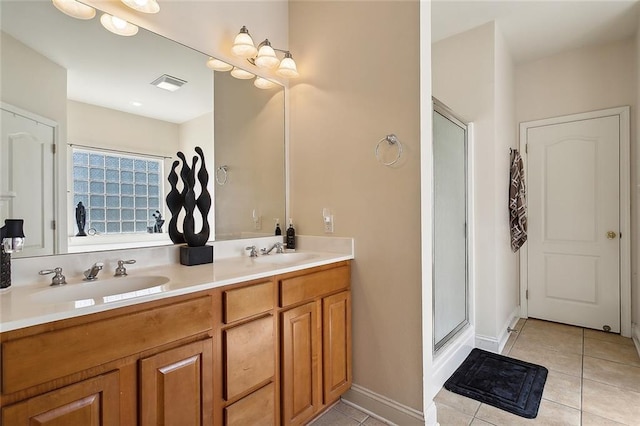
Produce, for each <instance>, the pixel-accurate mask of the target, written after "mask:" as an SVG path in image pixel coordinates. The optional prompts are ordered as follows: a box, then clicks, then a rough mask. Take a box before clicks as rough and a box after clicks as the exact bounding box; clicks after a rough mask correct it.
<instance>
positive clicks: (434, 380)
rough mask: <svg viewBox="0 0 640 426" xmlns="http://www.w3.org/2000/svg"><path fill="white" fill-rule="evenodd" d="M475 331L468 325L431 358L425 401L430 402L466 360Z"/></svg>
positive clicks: (471, 346) (471, 347) (472, 345)
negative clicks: (431, 364) (431, 363)
mask: <svg viewBox="0 0 640 426" xmlns="http://www.w3.org/2000/svg"><path fill="white" fill-rule="evenodd" d="M474 336H475V329H474V328H473V326H471V325H469V326H468V327H467V328H466V329H465V330H463V331H462V332H461V333H460V334H459V335H458V336H456V337H455V339H454V340H453V341H452V342H450V343H447V345H446V346H444V347H443V348H442V349H440V350H439V351H438V353H437V354H436V355H435V356H434V358H433V368H432V369H431V376H430V378H429V384H430V386H429V390H428V394H427V399H428V400H432V399H433V398H435V396H436V394H437V393H438V392H439V391H440V389H442V385H444V382H446V381H447V379H448V378H449V377H451V375H452V374H453V372H454V371H456V369H457V368H458V367H459V366H460V364H462V361H464V360H465V358H467V356H468V355H469V353H470V352H471V350H472V349H473V348H474V347H475V346H474Z"/></svg>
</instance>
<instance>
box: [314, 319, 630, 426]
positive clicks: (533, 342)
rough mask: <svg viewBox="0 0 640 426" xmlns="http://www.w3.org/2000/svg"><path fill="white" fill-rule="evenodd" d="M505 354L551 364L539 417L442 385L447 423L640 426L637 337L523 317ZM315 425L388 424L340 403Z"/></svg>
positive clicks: (440, 399) (439, 400) (442, 417)
mask: <svg viewBox="0 0 640 426" xmlns="http://www.w3.org/2000/svg"><path fill="white" fill-rule="evenodd" d="M515 328H516V330H518V332H517V333H513V334H512V335H511V337H510V338H509V340H508V341H507V344H506V345H505V348H504V350H503V354H504V355H508V356H511V357H514V358H519V359H522V360H524V361H528V362H533V363H536V364H541V365H544V366H545V367H547V368H548V369H549V375H548V377H547V383H546V384H545V389H544V393H543V395H542V401H541V403H540V409H539V411H538V417H537V418H535V419H525V418H522V417H518V416H515V415H513V414H510V413H507V412H506V411H502V410H499V409H497V408H494V407H492V406H490V405H486V404H481V403H480V402H478V401H475V400H473V399H469V398H465V397H463V396H460V395H457V394H454V393H451V392H449V391H447V390H445V389H442V390H441V391H440V392H439V393H438V395H437V396H436V398H435V402H436V405H437V408H438V422H439V423H440V425H441V426H458V425H461V426H469V425H471V426H486V425H496V426H501V425H504V426H518V425H528V424H536V425H545V426H546V425H549V426H551V425H561V426H565V425H567V426H569V425H577V426H580V425H582V426H609V425H629V426H640V357H638V352H637V351H636V348H635V346H634V344H633V341H632V340H631V339H627V338H624V337H620V336H618V335H616V334H611V333H603V332H600V331H595V330H589V329H583V328H580V327H573V326H569V325H564V324H556V323H551V322H546V321H540V320H535V319H529V320H526V321H525V320H520V321H519V322H518V324H517V325H516V327H515ZM312 424H313V426H352V425H353V426H356V425H367V426H378V425H385V424H386V423H384V422H382V421H380V420H377V419H375V418H373V417H371V416H369V415H367V414H366V413H363V412H361V411H359V410H357V409H355V408H353V407H351V406H349V405H347V404H345V403H344V402H340V403H338V404H336V405H335V406H334V407H332V408H331V409H330V410H329V411H327V412H326V413H325V414H323V415H322V416H321V417H319V418H318V419H316V420H315V421H314V422H313V423H312Z"/></svg>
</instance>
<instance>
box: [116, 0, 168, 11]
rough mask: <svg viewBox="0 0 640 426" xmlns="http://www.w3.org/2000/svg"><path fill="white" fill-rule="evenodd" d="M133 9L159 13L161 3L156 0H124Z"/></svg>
mask: <svg viewBox="0 0 640 426" xmlns="http://www.w3.org/2000/svg"><path fill="white" fill-rule="evenodd" d="M122 3H124V4H126V5H127V6H129V7H130V8H131V9H134V10H137V11H138V12H142V13H158V12H159V11H160V5H159V4H158V2H157V1H156V0H122Z"/></svg>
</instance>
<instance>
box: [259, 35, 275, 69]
mask: <svg viewBox="0 0 640 426" xmlns="http://www.w3.org/2000/svg"><path fill="white" fill-rule="evenodd" d="M265 42H266V44H263V45H262V47H260V50H258V56H257V57H256V66H257V67H260V68H266V69H273V68H275V67H277V66H278V64H279V63H280V60H279V59H278V57H277V56H276V52H275V51H274V50H273V48H272V47H271V45H270V44H269V41H268V40H265Z"/></svg>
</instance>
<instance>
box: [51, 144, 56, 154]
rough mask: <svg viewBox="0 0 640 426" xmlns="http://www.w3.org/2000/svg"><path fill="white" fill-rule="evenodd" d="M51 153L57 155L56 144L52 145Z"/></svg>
mask: <svg viewBox="0 0 640 426" xmlns="http://www.w3.org/2000/svg"><path fill="white" fill-rule="evenodd" d="M51 152H52V153H54V154H55V153H56V144H55V143H52V144H51Z"/></svg>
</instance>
